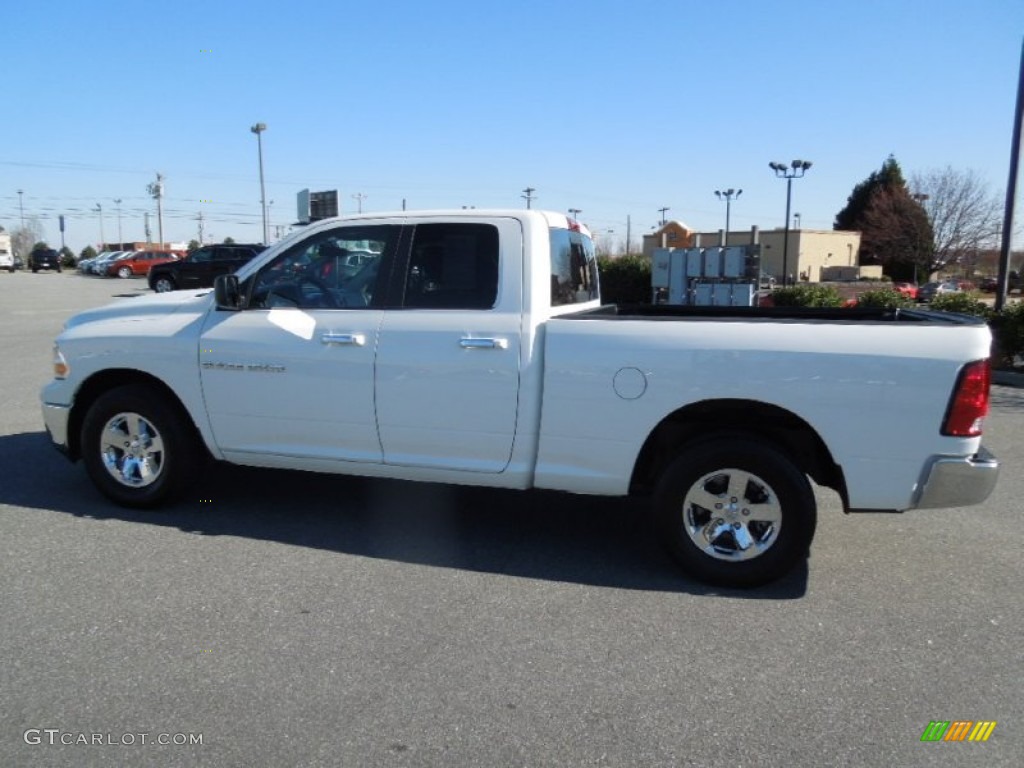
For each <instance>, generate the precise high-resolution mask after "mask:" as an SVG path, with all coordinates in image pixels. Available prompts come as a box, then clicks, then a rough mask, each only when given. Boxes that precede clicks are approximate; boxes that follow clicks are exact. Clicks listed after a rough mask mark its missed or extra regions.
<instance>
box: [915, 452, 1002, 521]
mask: <svg viewBox="0 0 1024 768" xmlns="http://www.w3.org/2000/svg"><path fill="white" fill-rule="evenodd" d="M998 479H999V461H998V460H997V459H996V457H995V456H993V455H992V454H991V453H989V452H988V451H986V450H985V449H984V448H982V449H981V450H979V451H978V453H976V454H975V455H974V456H968V457H951V456H936V457H934V458H933V459H932V463H931V466H930V467H928V468H927V469H926V471H925V476H924V482H922V483H921V491H920V493H919V494H918V497H917V503H915V504H914V507H915V508H917V509H935V508H937V507H969V506H971V505H972V504H981V503H982V502H983V501H985V499H987V498H988V497H989V494H991V493H992V490H993V489H994V488H995V487H996V480H998Z"/></svg>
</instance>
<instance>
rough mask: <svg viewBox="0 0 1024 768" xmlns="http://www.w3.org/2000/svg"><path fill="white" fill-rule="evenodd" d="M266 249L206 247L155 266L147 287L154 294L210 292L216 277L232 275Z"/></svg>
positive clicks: (150, 272)
mask: <svg viewBox="0 0 1024 768" xmlns="http://www.w3.org/2000/svg"><path fill="white" fill-rule="evenodd" d="M266 247H267V246H265V245H256V244H251V245H240V244H232V245H205V246H203V247H202V248H197V249H196V250H195V251H193V252H192V253H190V254H189V255H188V256H186V257H185V258H184V259H180V260H179V261H170V262H168V263H166V264H157V265H156V266H155V267H153V268H152V269H151V270H150V271H149V287H150V288H152V289H153V290H154V291H156V292H157V293H164V292H165V291H176V290H178V289H179V288H210V287H211V286H212V285H213V281H214V280H215V279H216V278H217V276H218V275H226V274H228V273H229V272H234V271H235V270H236V269H238V268H239V267H241V266H242V265H243V264H245V263H246V262H248V261H251V260H252V259H253V258H254V257H255V256H256V255H257V254H258V253H260V252H261V251H263V250H264V249H265V248H266Z"/></svg>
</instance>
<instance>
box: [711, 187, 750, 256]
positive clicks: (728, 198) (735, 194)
mask: <svg viewBox="0 0 1024 768" xmlns="http://www.w3.org/2000/svg"><path fill="white" fill-rule="evenodd" d="M742 194H743V190H742V189H727V190H725V192H722V191H721V190H719V189H716V190H715V197H717V198H718V199H719V200H725V242H723V243H722V245H728V244H729V212H730V210H731V208H732V201H733V200H736V199H739V196H740V195H742Z"/></svg>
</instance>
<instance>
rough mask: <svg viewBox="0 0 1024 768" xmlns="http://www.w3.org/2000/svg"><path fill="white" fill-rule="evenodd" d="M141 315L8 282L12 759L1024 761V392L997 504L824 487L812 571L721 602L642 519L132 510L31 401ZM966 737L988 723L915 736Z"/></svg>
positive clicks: (310, 499)
mask: <svg viewBox="0 0 1024 768" xmlns="http://www.w3.org/2000/svg"><path fill="white" fill-rule="evenodd" d="M143 292H145V284H144V282H143V281H142V280H138V279H136V280H123V281H122V280H117V279H99V278H87V277H82V276H79V275H75V274H68V273H64V274H46V273H41V274H38V275H33V274H31V273H17V274H13V275H7V274H2V275H0V398H2V403H3V408H2V409H0V554H2V557H0V584H2V585H3V588H2V590H0V617H2V618H0V659H2V660H3V663H2V664H0V696H2V704H3V706H2V707H0V765H3V766H27V765H53V766H58V765H59V766H65V765H66V766H100V765H132V766H147V765H153V766H158V765H159V766H193V765H208V766H227V765H237V766H258V765H268V766H283V765H296V766H299V765H301V766H320V765H323V766H333V765H341V766H370V765H387V766H442V765H443V766H484V765H486V766H520V765H521V766H561V765H564V766H579V765H594V766H662V765H664V766H729V767H730V768H737V767H738V766H787V767H789V766H815V767H817V766H833V765H834V766H934V765H978V766H1015V767H1016V766H1020V765H1024V674H1022V669H1024V640H1022V632H1021V628H1022V619H1024V611H1022V606H1024V590H1022V589H1021V586H1020V581H1021V575H1022V567H1021V563H1022V558H1021V537H1020V533H1019V531H1020V527H1021V511H1022V506H1024V505H1022V503H1021V501H1020V500H1021V499H1022V498H1024V478H1022V472H1021V467H1022V458H1024V449H1022V444H1021V439H1020V435H1021V434H1022V430H1024V390H1021V389H1015V388H1010V387H1003V386H996V387H994V389H993V395H994V396H993V413H992V415H991V416H990V419H989V422H988V426H987V430H986V441H985V442H986V446H987V447H988V448H990V449H991V450H992V451H993V452H995V453H996V454H997V455H998V456H999V457H1000V458H1001V460H1002V462H1003V470H1002V475H1001V478H1000V482H999V485H998V487H997V489H996V491H995V493H994V494H993V496H992V498H990V499H989V501H988V502H987V503H986V504H984V505H981V506H977V507H972V508H967V509H957V510H928V511H918V512H908V513H905V514H903V515H850V516H844V515H843V514H842V511H841V509H840V506H839V501H838V498H837V497H836V496H835V495H834V494H832V493H831V492H827V491H819V492H818V499H819V505H820V510H819V523H818V531H817V536H816V540H815V545H814V547H813V550H812V555H811V557H810V559H809V561H808V563H807V566H806V567H805V568H803V569H801V570H800V571H799V572H798V573H795V574H793V575H792V576H791V577H789V578H788V579H786V580H785V581H783V582H781V583H778V584H775V585H772V586H770V587H767V588H763V589H759V590H753V591H731V590H716V589H710V588H707V587H704V586H702V585H700V584H697V583H695V582H692V581H689V580H687V579H686V578H684V577H683V576H681V575H679V574H678V573H677V572H676V571H675V570H674V568H673V566H672V565H671V563H670V562H669V560H668V559H667V557H666V556H665V555H663V554H662V552H661V550H660V548H659V547H658V546H657V545H656V543H655V542H654V541H653V537H652V534H651V530H650V524H649V520H648V517H647V513H646V508H645V505H644V504H642V503H637V502H631V501H620V500H594V499H585V498H576V497H570V496H565V495H560V494H548V493H514V492H499V491H491V490H485V489H460V488H455V487H450V486H443V485H416V484H412V483H402V482H386V481H370V480H362V479H354V478H338V477H325V476H316V475H310V474H303V473H296V472H280V471H268V470H251V469H243V468H231V467H220V466H218V467H215V468H213V469H212V470H211V471H210V472H209V473H208V474H207V475H206V476H204V477H203V478H200V479H197V482H196V488H195V494H194V497H191V498H188V499H186V500H184V501H182V502H180V503H178V504H176V505H175V506H173V507H170V508H168V509H165V510H163V511H159V512H145V513H144V512H138V511H131V510H125V509H121V508H118V507H116V506H113V505H111V504H110V503H108V502H107V501H106V500H104V499H103V498H102V497H101V496H99V494H98V493H97V492H96V491H95V490H94V489H93V487H92V486H91V484H90V483H89V482H88V481H87V479H86V477H85V473H84V470H83V469H82V467H81V465H80V464H78V465H72V464H70V463H69V462H68V461H67V460H66V459H64V458H63V457H61V456H60V455H59V454H58V453H57V452H56V451H54V450H53V448H52V447H51V446H50V445H49V443H48V439H47V437H46V435H45V433H44V431H43V426H42V421H41V417H40V414H39V405H38V392H39V389H40V387H41V386H42V385H43V384H44V383H45V382H46V380H47V379H48V377H49V375H50V367H51V363H50V348H51V343H52V339H53V337H54V336H55V335H56V333H57V332H58V331H59V329H60V327H61V324H62V323H63V321H64V320H65V319H66V318H67V317H68V316H69V315H70V314H72V313H73V312H74V311H77V310H79V309H83V308H87V307H92V306H97V305H99V304H101V303H104V302H106V301H109V300H112V299H113V298H114V297H116V296H128V295H133V294H138V293H143ZM899 428H900V425H899V424H894V425H893V429H899ZM878 439H879V440H884V439H885V435H879V436H878ZM957 720H961V721H963V720H971V721H983V720H984V721H995V722H996V723H997V725H996V726H995V728H994V730H993V731H992V734H991V736H990V738H989V740H988V741H987V742H984V743H970V742H962V743H960V742H939V743H930V742H922V740H921V737H922V734H923V732H924V731H925V729H926V728H927V727H928V726H929V723H930V722H932V721H957ZM143 734H144V735H145V737H144V738H143ZM162 736H163V737H165V738H164V739H163V740H166V741H170V742H172V743H169V744H158V743H156V742H157V741H158V740H160V738H161V737H162ZM197 736H198V738H199V739H200V740H201V743H199V744H197V743H191V744H189V743H187V742H188V741H192V742H195V741H196V739H197ZM97 737H98V743H97ZM83 739H84V741H85V742H86V743H82V742H83ZM182 740H184V741H186V743H184V744H180V743H174V742H180V741H182ZM143 741H145V742H146V743H142V742H143ZM51 742H52V743H51ZM62 742H64V743H62ZM68 742H70V743H68Z"/></svg>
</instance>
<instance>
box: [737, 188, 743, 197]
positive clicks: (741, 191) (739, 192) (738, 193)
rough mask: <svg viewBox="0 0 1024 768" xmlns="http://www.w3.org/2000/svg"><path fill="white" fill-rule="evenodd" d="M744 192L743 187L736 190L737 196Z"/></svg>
mask: <svg viewBox="0 0 1024 768" xmlns="http://www.w3.org/2000/svg"><path fill="white" fill-rule="evenodd" d="M742 194H743V190H742V189H737V190H736V197H739V196H740V195H742Z"/></svg>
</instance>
